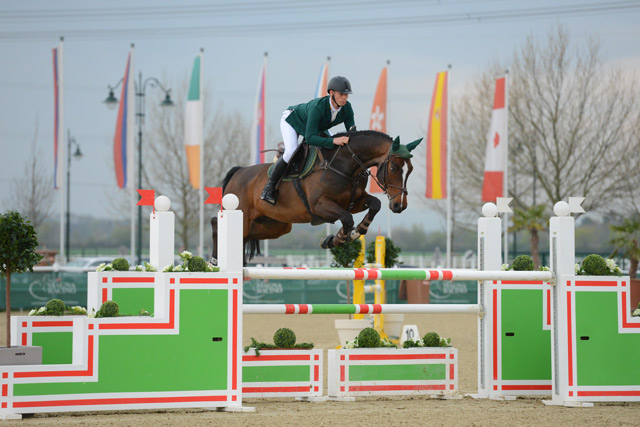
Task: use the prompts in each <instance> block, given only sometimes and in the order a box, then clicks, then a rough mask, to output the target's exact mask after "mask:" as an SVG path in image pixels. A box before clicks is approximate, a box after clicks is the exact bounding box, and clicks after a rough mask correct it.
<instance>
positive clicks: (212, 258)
mask: <svg viewBox="0 0 640 427" xmlns="http://www.w3.org/2000/svg"><path fill="white" fill-rule="evenodd" d="M209 264H211V265H213V266H214V267H215V266H217V265H218V260H217V259H215V258H214V257H211V259H210V260H209Z"/></svg>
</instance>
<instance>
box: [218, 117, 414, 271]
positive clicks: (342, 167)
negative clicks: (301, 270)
mask: <svg viewBox="0 0 640 427" xmlns="http://www.w3.org/2000/svg"><path fill="white" fill-rule="evenodd" d="M335 136H349V143H348V144H346V145H344V146H341V147H334V148H324V147H323V148H318V155H317V158H316V160H315V163H314V164H313V167H312V169H311V172H310V173H309V174H308V175H306V176H305V177H304V178H303V179H301V180H298V182H295V180H294V181H290V182H288V181H282V182H281V183H280V185H279V188H278V191H279V193H280V194H279V197H278V202H277V204H276V205H275V206H273V205H271V204H269V203H267V202H266V201H263V200H261V199H260V194H261V191H262V189H263V187H264V186H265V184H266V182H267V171H268V169H269V167H270V166H271V165H270V164H259V165H254V166H248V167H239V166H235V167H233V168H231V169H230V170H229V171H228V172H227V174H226V176H225V178H224V180H223V183H222V191H223V195H224V194H229V193H233V194H235V195H236V196H237V197H238V200H239V205H238V209H241V210H242V212H243V214H244V224H243V239H244V245H245V263H246V260H247V259H251V258H253V256H254V255H255V254H256V253H257V254H260V246H259V240H264V239H277V238H278V237H280V236H282V235H284V234H287V233H289V232H290V231H291V227H292V224H294V223H311V224H313V225H318V224H322V223H326V222H330V223H334V222H335V221H338V220H339V221H340V222H341V223H342V228H340V230H339V231H338V232H337V234H336V235H335V236H334V235H330V236H326V237H325V238H324V239H322V241H321V243H320V246H321V247H322V248H323V249H329V248H333V247H335V246H338V245H341V244H343V243H346V242H349V241H352V240H354V239H357V238H358V237H359V236H360V235H364V234H366V233H367V230H368V228H369V225H370V224H371V222H372V221H373V219H374V218H375V216H376V214H377V213H378V211H379V210H380V207H381V203H380V200H379V199H378V198H377V197H375V196H372V195H370V194H368V193H367V192H366V191H365V187H366V185H367V182H368V177H369V176H370V175H371V174H370V172H369V168H371V167H372V166H376V167H377V168H378V169H377V173H376V175H375V177H374V179H375V181H376V182H377V183H378V185H379V186H380V187H381V188H382V190H383V192H384V194H386V195H387V198H388V200H389V208H390V209H391V211H392V212H394V213H400V212H402V211H404V210H405V209H406V208H407V195H408V191H407V180H408V178H409V175H410V174H411V172H412V170H413V166H412V164H411V157H412V155H411V154H410V151H411V150H413V149H414V148H415V147H416V146H417V145H418V144H419V143H420V141H421V140H422V138H420V139H419V140H417V141H414V142H412V143H410V144H407V145H402V144H400V140H399V138H396V139H395V140H393V139H392V138H391V137H390V136H389V135H387V134H385V133H382V132H377V131H371V130H364V131H350V132H347V133H341V134H337V135H335ZM405 165H407V167H408V171H407V174H406V176H405V177H404V180H403V175H404V172H403V169H404V166H405ZM371 176H372V175H371ZM296 186H297V187H298V189H296V188H295V187H296ZM365 210H368V212H367V214H366V215H365V217H364V218H363V219H362V221H361V222H360V223H359V224H358V225H357V226H356V227H354V220H353V215H352V214H355V213H359V212H363V211H365ZM211 229H212V238H213V253H212V262H213V263H216V262H217V259H216V258H217V252H218V248H217V241H218V239H217V236H218V228H217V217H213V218H211Z"/></svg>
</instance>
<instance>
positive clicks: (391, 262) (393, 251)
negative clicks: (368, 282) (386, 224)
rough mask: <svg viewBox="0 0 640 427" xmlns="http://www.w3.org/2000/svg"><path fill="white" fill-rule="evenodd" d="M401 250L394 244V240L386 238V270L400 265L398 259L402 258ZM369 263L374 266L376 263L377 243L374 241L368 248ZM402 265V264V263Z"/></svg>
mask: <svg viewBox="0 0 640 427" xmlns="http://www.w3.org/2000/svg"><path fill="white" fill-rule="evenodd" d="M400 252H402V249H400V248H399V247H398V246H396V245H395V244H394V243H393V240H391V239H389V238H386V239H385V248H384V266H385V268H390V267H393V266H395V265H396V264H398V258H399V257H400ZM367 262H368V263H370V264H373V263H374V262H376V241H375V240H374V241H372V242H371V243H369V247H368V248H367ZM400 264H402V263H400Z"/></svg>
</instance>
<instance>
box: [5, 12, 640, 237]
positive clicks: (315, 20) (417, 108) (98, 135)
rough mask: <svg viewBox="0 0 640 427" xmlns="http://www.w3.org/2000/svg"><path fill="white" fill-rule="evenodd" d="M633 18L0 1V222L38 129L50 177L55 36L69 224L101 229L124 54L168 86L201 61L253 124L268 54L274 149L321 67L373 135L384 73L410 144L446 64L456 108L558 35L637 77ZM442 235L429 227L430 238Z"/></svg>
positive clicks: (416, 211)
mask: <svg viewBox="0 0 640 427" xmlns="http://www.w3.org/2000/svg"><path fill="white" fill-rule="evenodd" d="M639 18H640V2H638V1H584V0H583V1H573V0H553V1H536V2H532V1H504V0H503V1H500V0H494V1H470V0H451V1H447V0H441V1H426V0H424V1H416V0H396V1H377V0H354V1H337V0H336V1H334V0H325V1H315V0H309V1H301V2H291V1H283V0H269V1H257V0H241V1H232V0H225V1H210V2H205V1H204V0H201V1H200V2H194V1H193V0H190V1H167V0H156V1H147V2H145V1H139V0H127V1H109V2H95V1H94V2H88V1H86V0H83V1H73V0H57V1H55V2H52V1H6V0H0V58H2V59H1V66H0V93H1V94H2V96H1V97H0V108H1V112H0V153H2V154H1V155H0V165H1V167H0V211H5V210H6V209H8V208H9V206H8V205H7V203H5V201H6V200H7V197H8V195H9V192H10V191H11V186H10V184H11V182H12V180H13V179H14V178H16V177H19V176H20V175H21V174H22V173H23V168H24V165H25V163H26V161H27V158H28V155H29V147H30V143H31V140H32V139H33V137H34V134H35V132H36V126H35V124H36V122H37V123H38V127H37V147H38V149H40V150H41V153H42V155H43V163H42V164H43V166H44V167H45V168H46V169H47V170H48V173H50V174H52V173H53V77H52V54H51V49H52V48H53V47H56V46H57V45H58V40H59V37H60V36H64V38H65V44H64V79H65V86H64V90H65V111H64V127H65V134H66V130H67V129H69V130H70V132H71V134H72V135H73V136H74V137H75V139H76V140H77V142H78V143H79V144H80V146H81V149H82V151H83V153H84V158H83V159H82V160H81V161H79V162H76V161H74V162H73V164H72V169H71V172H72V175H71V182H72V184H71V186H72V188H71V191H72V199H71V200H72V204H71V211H72V213H82V214H91V215H94V216H101V217H104V216H107V211H106V210H105V207H106V206H107V205H108V204H109V202H108V200H107V197H106V196H105V193H107V192H109V191H113V190H114V189H115V188H116V179H115V174H114V171H113V170H112V169H111V167H110V162H109V157H111V156H112V144H113V134H114V129H115V121H116V112H115V111H110V110H108V109H107V108H106V107H105V106H104V104H102V101H103V100H104V99H105V97H106V96H107V86H108V85H110V84H111V85H113V84H115V83H116V82H117V81H118V79H120V77H121V76H122V74H123V72H124V67H125V62H126V58H127V54H128V52H129V45H130V44H131V43H135V46H136V47H135V74H136V76H137V75H138V73H139V72H140V71H141V72H142V73H143V77H145V78H146V77H149V76H154V77H158V78H160V79H161V80H165V81H171V82H183V81H186V80H187V79H188V76H189V75H190V72H191V67H192V65H193V59H194V57H195V56H196V55H197V54H198V52H199V50H200V48H204V49H205V82H206V84H207V85H208V87H209V88H210V89H211V96H212V98H213V102H214V104H216V105H217V104H222V105H224V107H225V108H227V109H230V110H237V111H239V112H240V113H241V114H243V115H245V116H246V117H247V119H248V120H249V121H250V118H251V115H252V111H253V106H254V102H255V96H256V86H257V80H258V73H259V71H260V67H261V65H262V60H263V53H264V52H268V53H269V68H268V87H267V99H268V104H267V119H268V124H267V126H268V129H269V131H268V132H269V134H268V138H267V145H268V146H274V145H275V144H276V143H277V141H279V140H280V135H279V132H276V130H277V129H278V123H279V117H280V115H281V113H282V111H283V110H284V109H285V108H286V107H287V106H289V105H292V104H296V103H300V102H305V101H307V100H309V99H311V98H312V97H313V93H314V89H315V85H316V81H317V77H318V73H319V71H320V67H321V65H322V63H323V61H324V60H325V58H326V57H327V56H331V63H330V75H331V76H333V75H344V76H347V77H348V78H349V79H350V80H351V83H352V87H353V92H354V93H353V95H352V96H351V98H350V101H351V103H352V105H353V107H354V110H355V115H356V124H357V125H358V128H360V129H366V128H368V126H369V115H370V113H371V106H372V102H373V96H374V91H375V88H376V84H377V80H378V77H379V74H380V71H381V69H382V67H383V66H384V65H385V62H386V61H387V60H389V61H391V66H390V69H389V86H388V102H389V103H388V122H387V128H388V133H389V134H391V135H392V136H395V135H400V136H401V137H402V140H403V141H404V142H408V141H411V140H413V139H415V138H417V137H420V136H424V135H423V132H424V130H425V129H426V126H427V120H428V112H429V107H430V103H431V96H432V90H433V85H434V81H435V77H436V73H437V72H439V71H442V70H445V69H446V67H447V65H448V64H451V65H452V69H451V74H450V81H451V91H452V94H453V95H454V96H455V94H456V93H459V91H461V90H462V88H463V86H464V84H465V83H466V82H469V81H470V80H472V79H474V78H475V77H476V76H478V75H479V73H480V72H481V71H482V70H483V69H485V68H486V67H487V66H488V65H489V64H490V63H492V62H494V61H506V60H507V59H508V58H509V57H511V55H512V54H513V51H514V49H516V48H517V47H518V46H520V45H522V43H523V42H524V41H525V39H526V37H527V36H534V37H537V38H540V40H544V38H545V37H546V34H547V33H548V31H549V30H550V29H551V28H553V27H554V25H556V24H557V23H562V24H563V25H564V26H565V27H566V29H567V30H568V31H569V34H570V37H571V39H572V40H573V41H574V42H576V43H583V42H584V41H585V40H587V38H588V37H591V36H597V37H599V38H600V41H601V43H602V48H603V53H604V57H605V59H606V61H607V62H610V63H612V64H616V65H621V66H623V67H625V68H627V69H628V70H629V71H635V70H638V68H639V67H640V26H639V25H638V22H640V19H639ZM512 78H517V76H512ZM153 92H154V90H153V89H150V90H148V92H147V93H148V94H150V96H148V101H147V102H151V101H152V100H153V99H155V95H154V94H153ZM118 96H119V93H118ZM149 110H150V109H149V106H148V104H147V112H149ZM487 120H490V118H489V117H487ZM147 122H149V120H147ZM238 143H239V144H247V145H248V144H249V141H238ZM65 144H66V141H65ZM423 156H424V147H421V151H420V150H419V151H418V156H417V158H416V161H414V166H416V167H417V168H422V169H424V159H423V158H422V157H423ZM145 161H154V159H145ZM478 161H479V162H483V161H484V159H478ZM417 175H418V174H417V173H414V175H412V179H413V183H412V186H411V193H410V199H409V205H410V208H409V209H408V211H407V212H406V213H403V214H402V215H403V216H404V218H405V219H404V220H403V221H401V222H403V223H406V224H409V223H411V222H432V221H433V218H434V215H433V214H431V213H429V212H425V205H424V203H420V202H419V200H418V199H420V198H423V197H424V192H425V183H424V182H420V180H418V179H417V178H416V176H417ZM422 176H424V173H422ZM207 185H215V183H207ZM56 203H58V202H56ZM57 210H58V207H57V206H56V208H55V209H54V216H57V215H58V213H57ZM385 210H386V208H385ZM478 210H480V206H479V209H478ZM383 212H384V211H383ZM123 217H124V218H127V214H126V213H125V214H124V215H123ZM394 221H396V219H394ZM377 222H378V224H374V226H376V228H377V226H381V227H382V228H383V229H384V228H385V226H386V220H381V221H377ZM443 224H444V222H442V221H439V220H436V221H435V222H432V223H431V225H427V228H434V227H437V228H440V227H442V226H443Z"/></svg>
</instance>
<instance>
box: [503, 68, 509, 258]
mask: <svg viewBox="0 0 640 427" xmlns="http://www.w3.org/2000/svg"><path fill="white" fill-rule="evenodd" d="M504 114H505V118H504V133H503V135H504V144H505V146H504V163H503V164H504V177H503V179H502V194H503V196H502V197H509V184H508V183H509V70H507V71H505V74H504ZM508 216H509V214H508V213H507V212H505V213H504V220H503V221H502V225H503V228H504V230H503V233H502V234H503V239H504V242H503V245H502V247H503V248H504V255H503V256H504V258H503V261H502V262H503V263H505V264H507V263H508V262H509V261H508V260H509V221H508Z"/></svg>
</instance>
